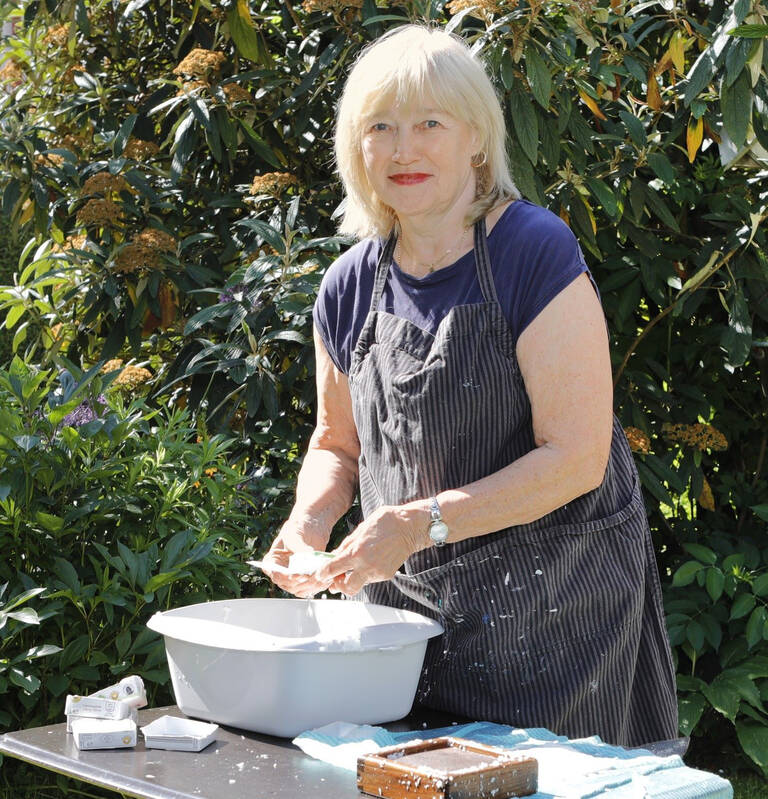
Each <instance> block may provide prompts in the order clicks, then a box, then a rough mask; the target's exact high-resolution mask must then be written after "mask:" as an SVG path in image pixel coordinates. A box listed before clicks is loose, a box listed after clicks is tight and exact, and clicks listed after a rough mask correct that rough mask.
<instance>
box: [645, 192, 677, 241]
mask: <svg viewBox="0 0 768 799" xmlns="http://www.w3.org/2000/svg"><path fill="white" fill-rule="evenodd" d="M645 195H646V201H647V203H648V205H649V206H650V208H651V210H652V211H653V213H654V214H656V216H657V217H658V218H659V219H660V220H661V221H662V222H663V223H664V224H665V225H666V226H667V227H669V228H671V229H672V230H674V231H675V232H676V233H679V232H680V226H679V225H678V224H677V220H676V219H675V217H674V216H672V212H671V211H670V210H669V208H668V206H667V204H666V202H665V201H664V200H663V199H662V197H661V195H660V194H659V193H658V192H657V191H656V189H654V188H653V187H651V186H646V187H645Z"/></svg>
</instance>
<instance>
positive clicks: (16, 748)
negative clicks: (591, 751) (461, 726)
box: [0, 706, 464, 799]
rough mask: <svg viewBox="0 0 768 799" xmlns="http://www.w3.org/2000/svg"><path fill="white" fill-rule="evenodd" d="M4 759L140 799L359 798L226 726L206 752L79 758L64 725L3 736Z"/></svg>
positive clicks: (278, 743) (426, 716)
mask: <svg viewBox="0 0 768 799" xmlns="http://www.w3.org/2000/svg"><path fill="white" fill-rule="evenodd" d="M163 715H172V716H180V717H184V714H183V713H182V712H181V711H180V710H179V709H178V708H177V707H175V706H171V707H159V708H153V709H151V710H140V711H139V726H143V725H145V724H149V722H150V721H153V720H154V719H156V718H157V717H158V716H163ZM452 721H464V719H458V718H456V719H453V718H451V717H449V716H446V715H445V714H442V713H436V712H434V711H421V712H418V711H417V712H415V713H413V714H412V715H411V716H409V717H408V718H406V719H403V720H402V721H399V722H393V723H392V724H386V725H383V726H386V727H387V728H388V729H390V730H393V731H402V730H410V729H420V728H422V727H424V726H426V727H429V728H435V727H440V726H448V725H450V724H451V722H452ZM0 752H2V753H3V754H5V755H9V756H11V757H15V758H18V759H20V760H24V761H26V762H28V763H33V764H34V765H37V766H41V767H42V768H45V769H48V770H49V771H55V772H57V773H59V774H64V775H66V776H68V777H74V778H76V779H78V780H83V781H84V782H88V783H90V784H91V785H100V786H102V787H104V788H110V789H112V790H114V791H117V792H119V793H122V794H124V795H127V796H135V797H139V798H140V799H243V797H247V798H248V799H270V798H272V797H273V798H274V799H294V798H295V799H298V798H299V797H306V796H310V797H312V799H345V797H354V798H355V799H357V797H360V796H361V794H360V793H359V792H358V790H357V786H356V775H355V774H354V773H353V772H350V771H344V770H342V769H340V768H336V767H335V766H331V765H329V764H328V763H323V762H322V761H320V760H315V759H314V758H311V757H309V756H308V755H305V754H304V753H303V752H302V751H301V750H300V749H299V748H298V747H296V746H294V745H293V744H292V743H291V742H290V739H287V738H273V737H271V736H268V735H259V734H257V733H252V732H245V731H242V730H235V729H233V728H228V727H220V729H219V732H218V740H216V741H215V742H214V743H212V744H211V745H210V746H208V747H206V748H205V749H203V751H202V752H174V751H169V750H165V749H147V748H146V747H145V746H144V739H143V738H142V736H141V735H139V742H138V743H137V745H136V747H135V748H132V749H98V750H85V751H82V752H81V751H80V750H79V749H78V748H77V747H76V746H75V743H74V741H73V739H72V736H71V735H68V734H67V731H66V724H52V725H50V726H47V727H35V728H32V729H28V730H19V731H17V732H9V733H6V734H5V735H2V736H0Z"/></svg>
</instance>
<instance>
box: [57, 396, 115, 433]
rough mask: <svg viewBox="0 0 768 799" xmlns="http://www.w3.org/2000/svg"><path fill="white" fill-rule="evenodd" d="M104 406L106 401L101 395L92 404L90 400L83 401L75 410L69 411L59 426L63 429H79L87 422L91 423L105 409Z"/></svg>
mask: <svg viewBox="0 0 768 799" xmlns="http://www.w3.org/2000/svg"><path fill="white" fill-rule="evenodd" d="M106 404H107V400H106V398H105V397H104V395H103V394H100V395H99V396H98V397H97V398H96V402H95V403H93V404H92V403H91V401H90V400H84V401H83V402H81V403H80V404H79V405H78V406H77V408H75V409H74V410H73V411H70V412H69V413H68V414H67V415H66V416H65V417H64V418H63V419H62V421H61V424H62V426H64V427H80V426H81V425H84V424H88V422H92V421H93V420H94V419H96V418H97V417H98V416H99V414H100V413H101V411H102V410H103V409H104V408H105V407H106ZM94 406H96V407H94ZM99 406H101V407H99Z"/></svg>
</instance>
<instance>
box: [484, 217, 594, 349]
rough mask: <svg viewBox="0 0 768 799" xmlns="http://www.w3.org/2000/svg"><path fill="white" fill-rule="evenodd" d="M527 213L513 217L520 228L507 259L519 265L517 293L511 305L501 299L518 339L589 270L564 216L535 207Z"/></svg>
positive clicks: (512, 234) (509, 299) (511, 234)
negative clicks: (563, 218) (552, 302)
mask: <svg viewBox="0 0 768 799" xmlns="http://www.w3.org/2000/svg"><path fill="white" fill-rule="evenodd" d="M524 210H525V212H524V213H522V214H518V215H516V216H515V217H514V218H513V219H514V220H515V222H516V225H515V227H514V229H513V230H511V231H509V235H508V236H507V242H506V243H507V248H508V254H507V258H506V259H505V260H507V262H514V263H516V264H518V265H519V267H518V268H517V269H515V270H514V271H515V273H516V274H515V278H516V279H515V280H514V281H513V282H514V284H515V285H514V286H513V289H514V290H513V291H512V292H511V293H508V296H507V298H506V299H507V303H508V304H507V303H505V302H504V300H503V299H502V298H501V297H500V299H502V305H507V307H506V308H505V310H507V311H508V318H509V319H510V322H511V324H512V327H513V328H514V330H515V333H516V335H517V337H519V336H520V335H521V334H522V332H523V331H524V330H525V329H526V328H527V327H528V325H529V324H530V323H531V322H532V321H533V320H534V319H535V318H536V317H537V316H538V315H539V314H540V313H541V311H543V310H544V308H546V306H547V305H548V304H549V303H550V302H551V301H552V300H553V299H554V298H555V297H556V296H557V295H558V294H559V293H560V292H561V291H562V290H563V289H564V288H566V287H567V286H568V285H569V284H570V283H572V282H573V281H574V280H575V279H576V278H577V277H578V276H579V275H581V274H582V273H584V272H587V273H588V271H589V270H588V267H587V264H586V262H585V261H584V255H583V254H582V252H581V248H580V247H579V243H578V241H577V240H576V236H574V234H573V232H572V231H571V229H570V228H569V227H568V225H566V224H565V222H563V220H562V219H560V217H558V216H556V215H555V214H553V213H552V212H551V211H548V210H547V209H545V208H541V207H539V206H535V205H532V204H527V207H526V208H525V209H524ZM502 279H503V278H502ZM498 282H499V279H498V278H497V284H498ZM500 293H503V292H500Z"/></svg>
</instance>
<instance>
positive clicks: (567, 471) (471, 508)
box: [425, 445, 606, 545]
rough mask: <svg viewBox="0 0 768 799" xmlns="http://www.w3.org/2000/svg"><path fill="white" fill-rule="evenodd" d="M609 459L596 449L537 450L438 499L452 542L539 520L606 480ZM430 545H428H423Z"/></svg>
mask: <svg viewBox="0 0 768 799" xmlns="http://www.w3.org/2000/svg"><path fill="white" fill-rule="evenodd" d="M605 467H606V458H605V457H604V454H603V453H600V452H599V451H596V450H595V449H594V448H591V447H590V448H588V449H585V450H582V451H581V452H579V451H578V450H575V449H574V450H561V449H558V448H556V447H552V446H547V445H544V446H541V447H538V448H536V449H534V450H532V451H531V452H529V453H528V454H527V455H524V456H523V457H522V458H519V459H518V460H516V461H514V462H513V463H511V464H510V465H509V466H506V467H504V468H503V469H501V470H499V471H498V472H494V473H493V474H491V475H489V476H488V477H484V478H482V479H481V480H477V481H476V482H474V483H470V484H468V485H465V486H462V487H461V488H456V489H452V490H448V491H443V492H441V493H440V494H438V495H437V500H438V502H439V504H440V509H441V513H442V516H443V520H444V521H445V523H446V524H447V525H448V529H449V530H450V531H451V535H450V537H449V541H461V540H463V539H465V538H472V537H474V536H479V535H485V534H487V533H493V532H496V531H497V530H503V529H504V528H506V527H512V526H514V525H518V524H526V523H528V522H532V521H535V520H536V519H540V518H541V517H542V516H545V515H546V514H548V513H551V512H552V511H553V510H555V509H557V508H559V507H562V506H563V505H565V504H566V503H568V502H571V501H572V500H574V499H576V497H579V496H581V495H582V494H585V493H586V492H587V491H591V490H592V489H594V488H597V486H599V485H600V483H601V482H602V480H603V476H604V474H605ZM427 543H428V537H427V541H426V542H425V545H426V544H427Z"/></svg>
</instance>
